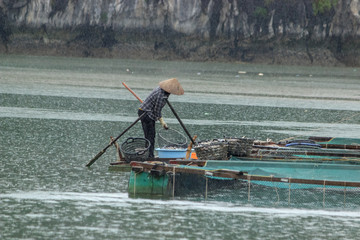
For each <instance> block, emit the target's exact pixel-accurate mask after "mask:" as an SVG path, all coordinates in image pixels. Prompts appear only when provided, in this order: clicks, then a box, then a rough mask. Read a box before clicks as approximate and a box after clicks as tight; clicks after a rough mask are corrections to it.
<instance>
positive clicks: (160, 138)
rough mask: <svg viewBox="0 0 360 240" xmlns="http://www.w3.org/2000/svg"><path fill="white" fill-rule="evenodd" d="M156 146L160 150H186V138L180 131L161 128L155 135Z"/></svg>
mask: <svg viewBox="0 0 360 240" xmlns="http://www.w3.org/2000/svg"><path fill="white" fill-rule="evenodd" d="M157 144H158V147H159V148H161V149H169V148H173V149H179V148H180V149H186V148H187V147H188V143H187V138H186V136H185V135H184V134H182V133H181V132H180V131H178V130H176V129H173V128H169V129H167V130H166V129H164V128H161V129H160V130H159V131H158V133H157Z"/></svg>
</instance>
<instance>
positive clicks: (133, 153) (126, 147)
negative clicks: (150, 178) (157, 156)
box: [120, 138, 150, 162]
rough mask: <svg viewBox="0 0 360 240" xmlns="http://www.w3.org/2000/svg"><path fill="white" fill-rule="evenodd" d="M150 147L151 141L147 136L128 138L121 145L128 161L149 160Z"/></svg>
mask: <svg viewBox="0 0 360 240" xmlns="http://www.w3.org/2000/svg"><path fill="white" fill-rule="evenodd" d="M149 148H150V141H149V140H147V139H145V138H128V139H126V141H125V142H124V143H122V144H121V146H120V150H121V152H122V153H123V155H124V157H125V161H126V162H131V161H145V160H147V158H148V157H149Z"/></svg>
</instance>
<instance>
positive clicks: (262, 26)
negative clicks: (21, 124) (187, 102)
mask: <svg viewBox="0 0 360 240" xmlns="http://www.w3.org/2000/svg"><path fill="white" fill-rule="evenodd" d="M0 8H1V9H2V12H3V16H4V17H3V18H6V21H7V22H9V23H10V24H11V25H12V28H13V29H14V28H15V29H16V28H20V27H21V28H24V29H38V30H40V32H41V34H40V35H42V36H40V38H41V39H42V40H43V42H42V43H44V44H49V43H55V42H56V41H57V43H58V44H60V43H59V41H60V42H61V41H63V42H64V43H66V44H67V45H64V46H63V47H64V48H65V47H68V48H69V47H70V46H71V44H75V43H76V42H79V41H85V42H86V44H85V45H86V46H87V52H88V53H87V54H88V55H91V54H94V55H97V54H96V49H97V48H101V47H106V48H108V49H109V54H110V55H116V54H120V53H121V52H123V51H121V48H122V47H123V48H127V49H129V46H130V45H131V47H132V48H143V49H144V50H145V51H144V52H147V51H149V53H148V57H151V58H164V57H165V56H167V57H168V58H174V57H176V58H185V59H194V60H201V59H214V60H217V59H225V60H237V61H255V62H256V61H262V60H264V61H265V60H266V61H267V62H273V63H281V59H282V58H284V57H285V58H286V57H290V58H294V60H295V63H296V62H297V61H298V60H299V61H301V59H303V60H302V61H307V62H308V63H310V64H311V63H320V62H323V63H324V64H326V61H330V62H331V63H330V64H335V63H336V62H343V63H345V64H348V65H360V60H359V57H358V56H359V55H360V54H358V53H359V51H360V50H359V49H360V40H359V39H360V15H359V14H360V1H359V0H131V1H128V0H103V1H97V0H0ZM4 21H5V20H3V22H4ZM3 25H4V24H3ZM0 28H1V23H0ZM13 32H16V31H14V30H13ZM55 32H58V33H59V32H63V33H64V34H62V35H61V34H54V33H55ZM65 32H66V34H65ZM51 33H52V34H51ZM44 34H45V36H44ZM3 35H4V34H3ZM15 35H16V34H14V36H15ZM18 36H19V35H18ZM55 36H56V37H55ZM89 37H91V38H95V39H96V38H98V40H97V41H95V42H94V41H92V42H89V39H88V38H89ZM14 40H15V42H16V41H18V42H21V41H20V40H19V39H18V40H16V39H14ZM35 40H36V39H35ZM3 41H5V40H4V38H3ZM40 42H41V41H40ZM39 44H40V43H39ZM125 45H127V46H126V47H125ZM354 49H355V51H354ZM82 54H84V52H83V53H82ZM85 55H86V54H85ZM125 55H126V54H125ZM296 59H298V60H296Z"/></svg>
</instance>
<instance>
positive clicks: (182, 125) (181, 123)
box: [165, 98, 196, 145]
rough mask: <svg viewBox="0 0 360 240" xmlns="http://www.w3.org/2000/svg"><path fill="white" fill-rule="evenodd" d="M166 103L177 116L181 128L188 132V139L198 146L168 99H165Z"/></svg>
mask: <svg viewBox="0 0 360 240" xmlns="http://www.w3.org/2000/svg"><path fill="white" fill-rule="evenodd" d="M165 101H166V103H167V104H168V105H169V107H170V109H171V111H172V112H173V114H174V115H175V117H176V118H177V120H178V121H179V123H180V125H181V127H182V128H183V129H184V131H185V132H186V134H187V135H188V137H189V138H190V140H191V142H192V143H193V144H194V145H196V143H195V141H194V140H193V138H192V137H191V135H190V133H189V131H188V130H187V129H186V127H185V125H184V123H183V122H182V121H181V119H180V118H179V116H178V115H177V113H176V112H175V109H174V108H173V107H172V106H171V104H170V102H169V100H168V99H167V98H165Z"/></svg>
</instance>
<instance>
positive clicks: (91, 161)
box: [86, 113, 146, 167]
mask: <svg viewBox="0 0 360 240" xmlns="http://www.w3.org/2000/svg"><path fill="white" fill-rule="evenodd" d="M145 114H146V113H143V114H141V116H140V117H138V118H137V119H136V120H135V122H133V123H132V124H131V125H130V126H129V127H128V128H126V129H125V130H124V131H123V132H122V133H121V134H120V135H119V136H117V137H116V138H115V139H114V140H113V141H111V142H110V143H109V145H107V146H106V147H105V148H104V149H103V150H101V151H100V152H99V153H98V154H96V156H95V157H94V158H93V159H91V160H90V162H89V163H88V164H86V166H87V167H90V166H91V165H92V164H93V163H94V162H95V161H96V160H98V158H99V157H101V156H102V155H103V154H104V153H105V151H106V150H107V149H108V148H109V147H110V146H111V145H113V144H114V143H115V142H116V141H117V140H118V139H119V138H120V137H121V136H122V135H124V134H125V133H126V132H127V131H128V130H129V129H130V128H132V127H133V126H134V125H135V124H136V123H137V122H138V121H139V120H140V119H141V118H142V117H143V116H144V115H145Z"/></svg>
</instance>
